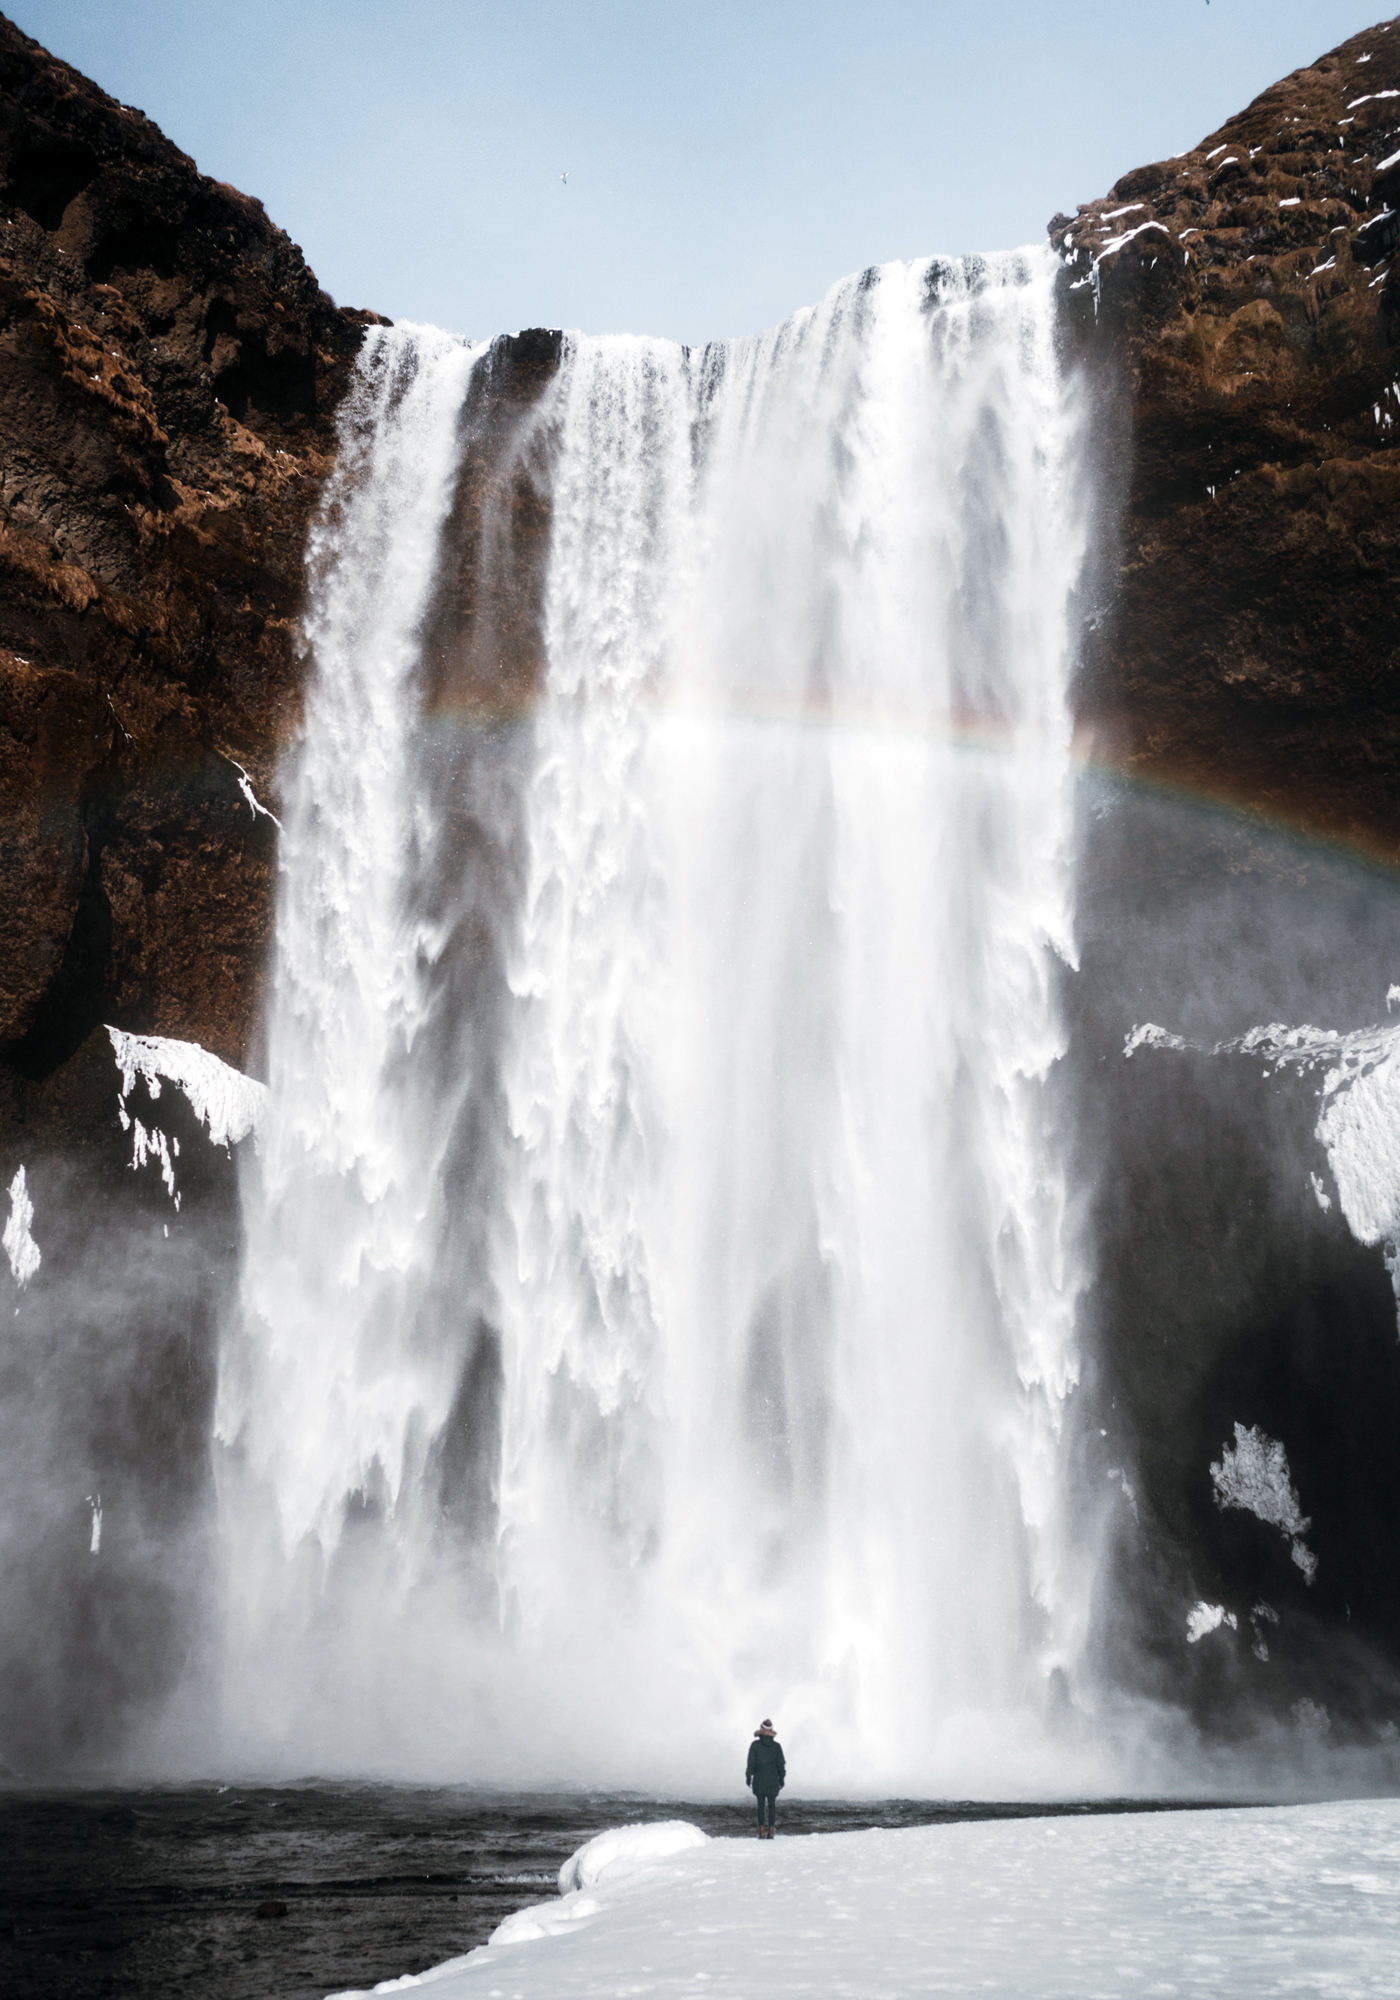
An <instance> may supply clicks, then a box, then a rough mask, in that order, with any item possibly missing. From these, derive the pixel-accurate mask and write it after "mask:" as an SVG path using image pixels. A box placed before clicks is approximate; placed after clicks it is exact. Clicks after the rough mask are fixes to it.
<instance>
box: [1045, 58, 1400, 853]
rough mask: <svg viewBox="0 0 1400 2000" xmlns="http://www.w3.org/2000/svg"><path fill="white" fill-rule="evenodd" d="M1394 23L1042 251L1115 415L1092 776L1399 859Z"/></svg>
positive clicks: (1094, 683) (1096, 205) (1092, 662)
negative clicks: (1110, 767)
mask: <svg viewBox="0 0 1400 2000" xmlns="http://www.w3.org/2000/svg"><path fill="white" fill-rule="evenodd" d="M1397 89H1400V22H1396V23H1392V24H1385V25H1382V26H1380V27H1377V28H1374V29H1370V30H1368V31H1367V32H1366V33H1365V34H1361V35H1356V36H1354V37H1353V38H1352V39H1351V40H1350V41H1348V42H1344V43H1343V44H1342V46H1341V47H1340V48H1338V49H1336V50H1334V51H1333V52H1332V53H1331V54H1330V55H1327V56H1323V57H1322V58H1321V59H1320V60H1319V61H1318V62H1316V63H1313V64H1312V65H1310V66H1309V67H1308V68H1307V69H1302V70H1298V71H1296V72H1295V73H1294V74H1293V75H1292V76H1290V77H1286V78H1284V80H1283V81H1282V82H1281V83H1277V84H1275V85H1274V86H1273V88H1272V89H1270V90H1266V91H1265V92H1264V93H1263V95H1262V96H1260V97H1258V98H1256V99H1255V101H1254V103H1253V104H1251V105H1250V106H1249V108H1248V109H1247V110H1246V111H1242V112H1241V113H1240V114H1239V115H1238V116H1237V117H1234V118H1231V119H1229V120H1228V121H1227V122H1226V123H1225V124H1224V125H1223V126H1222V127H1221V128H1220V130H1219V131H1218V132H1213V133H1211V134H1210V136H1209V137H1207V138H1205V139H1203V140H1202V141H1201V143H1200V145H1199V146H1196V147H1194V148H1193V149H1192V151H1191V152H1189V153H1187V154H1184V155H1183V156H1182V157H1181V158H1179V159H1175V160H1166V161H1162V162H1160V163H1158V164H1157V165H1154V166H1148V167H1140V168H1138V169H1136V170H1135V171H1134V172H1133V173H1130V174H1126V175H1124V177H1123V178H1122V179H1121V180H1120V181H1119V182H1118V183H1117V185H1116V186H1115V187H1114V189H1113V190H1112V192H1111V193H1110V194H1109V195H1107V196H1105V197H1104V198H1103V199H1102V200H1099V201H1094V202H1090V203H1088V204H1086V205H1084V206H1082V207H1081V208H1080V209H1079V212H1078V214H1077V215H1076V216H1074V217H1073V218H1070V217H1068V216H1065V215H1057V216H1056V217H1055V219H1054V221H1053V222H1052V223H1051V225H1050V236H1051V240H1052V242H1053V243H1054V244H1055V246H1056V248H1057V249H1058V250H1059V251H1060V253H1061V255H1062V256H1063V257H1064V259H1065V266H1066V286H1067V293H1068V298H1069V301H1070V303H1071V306H1072V308H1073V313H1072V318H1073V324H1074V332H1073V336H1072V337H1073V339H1074V340H1075V342H1076V345H1077V347H1078V349H1079V352H1080V354H1081V356H1082V357H1083V359H1084V360H1085V362H1086V364H1087V365H1088V366H1089V367H1090V368H1091V369H1092V370H1093V371H1095V373H1096V374H1097V375H1098V378H1099V381H1098V387H1099V390H1100V393H1101V396H1102V400H1103V404H1104V407H1105V408H1106V409H1109V410H1111V411H1112V412H1113V422H1112V424H1111V426H1110V429H1109V432H1108V434H1107V437H1106V443H1105V468H1106V470H1107V472H1108V473H1109V477H1110V481H1111V482H1115V483H1116V484H1117V487H1118V498H1119V500H1120V502H1121V512H1120V514H1119V520H1118V536H1119V540H1118V546H1117V548H1116V550H1114V551H1113V553H1112V557H1111V559H1110V561H1109V563H1108V564H1107V566H1106V569H1105V573H1104V580H1103V585H1102V591H1101V594H1102V597H1103V599H1104V606H1103V609H1104V615H1103V616H1102V617H1101V618H1100V619H1099V620H1098V622H1097V623H1096V625H1095V628H1094V630H1093V631H1092V633H1091V635H1090V644H1089V653H1088V659H1087V662H1086V672H1085V677H1084V683H1083V690H1082V722H1083V725H1084V729H1085V733H1086V736H1087V738H1088V741H1089V745H1090V748H1091V751H1092V753H1093V754H1095V755H1097V756H1099V757H1102V758H1103V759H1104V760H1105V761H1107V762H1109V763H1111V764H1114V765H1122V764H1126V765H1127V766H1128V767H1129V768H1130V769H1132V770H1133V771H1134V772H1136V773H1137V774H1139V775H1142V776H1151V777H1153V778H1156V779H1164V780H1167V781H1170V782H1173V783H1180V784H1184V785H1187V786H1189V787H1190V788H1191V789H1193V790H1195V791H1205V792H1207V793H1209V794H1212V795H1214V796H1216V797H1219V798H1222V799H1227V800H1231V801H1234V802H1236V803H1239V804H1243V805H1245V806H1247V807H1250V808H1253V809H1257V810H1260V811H1263V812H1265V813H1267V814H1268V815H1270V816H1271V817H1275V818H1282V819H1285V820H1287V821H1289V822H1291V823H1293V824H1295V825H1298V826H1302V827H1305V828H1307V829H1310V830H1314V831H1325V832H1327V833H1331V834H1339V835H1342V836H1345V837H1346V838H1348V839H1350V840H1353V841H1357V842H1360V843H1362V844H1363V845H1365V846H1366V847H1368V848H1369V849H1370V850H1372V851H1373V852H1376V853H1379V854H1381V855H1383V856H1385V857H1387V858H1394V857H1395V856H1396V855H1397V854H1400V627H1398V626H1397V623H1396V619H1395V609H1394V607H1395V602H1396V593H1397V589H1400V506H1397V502H1398V501H1400V453H1397V451H1396V440H1397V437H1400V380H1398V379H1397V378H1400V345H1397V342H1400V269H1397V266H1396V262H1395V250H1396V245H1397V241H1400V214H1397V207H1398V206H1400V97H1397V96H1396V95H1395V94H1394V93H1396V91H1397Z"/></svg>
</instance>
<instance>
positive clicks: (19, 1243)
mask: <svg viewBox="0 0 1400 2000" xmlns="http://www.w3.org/2000/svg"><path fill="white" fill-rule="evenodd" d="M33 1220H34V1204H33V1202H32V1201H31V1200H30V1199H29V1187H28V1184H27V1182H26V1181H25V1178H24V1168H23V1167H20V1168H18V1169H17V1171H16V1173H15V1177H14V1179H13V1180H12V1181H11V1182H10V1213H9V1218H8V1220H7V1221H6V1223H5V1233H4V1235H3V1237H0V1242H2V1243H3V1244H4V1246H5V1255H6V1256H7V1257H8V1258H9V1260H10V1270H11V1271H12V1272H13V1273H14V1280H15V1283H16V1284H17V1285H18V1286H20V1288H21V1289H23V1287H24V1286H25V1285H27V1284H28V1283H29V1280H30V1279H31V1278H32V1277H33V1276H34V1274H35V1272H36V1271H37V1270H38V1268H39V1266H40V1264H41V1263H42V1262H43V1259H42V1258H41V1256H40V1254H39V1246H38V1244H37V1243H36V1242H35V1241H34V1238H33V1236H32V1235H31V1234H30V1224H31V1223H32V1222H33Z"/></svg>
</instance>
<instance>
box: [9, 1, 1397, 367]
mask: <svg viewBox="0 0 1400 2000" xmlns="http://www.w3.org/2000/svg"><path fill="white" fill-rule="evenodd" d="M8 6H9V9H10V11H11V13H12V15H13V17H14V18H15V19H16V20H17V21H18V23H19V25H20V26H21V27H22V28H24V29H25V30H26V31H27V32H28V33H29V34H31V35H35V36H37V37H38V39H39V40H41V41H42V42H44V43H46V44H47V46H48V47H49V48H51V49H53V50H54V52H55V53H56V54H58V55H61V56H63V57H64V58H65V59H66V60H67V61H69V62H72V63H74V64H76V65H77V66H78V68H80V69H82V70H85V71H86V72H87V73H88V74H89V75H90V76H93V77H95V78H96V79H97V81H98V82H99V83H101V84H102V85H103V87H104V88H105V89H107V90H109V91H111V92H112V94H113V95H114V96H116V97H118V98H120V99H122V101H123V102H125V103H128V104H135V105H139V106H140V108H141V109H142V110H144V111H146V112H148V113H149V115H150V116H151V117H152V118H154V119H155V120H156V122H157V124H159V125H160V126H162V127H163V129H164V130H165V131H166V132H167V133H168V134H169V136H170V137H171V138H172V139H173V140H175V142H176V143H177V144H178V145H180V146H182V147H183V148H184V149H185V151H186V152H188V153H191V154H193V156H194V158H195V159H196V160H197V161H198V163H199V165H200V167H201V168H202V169H203V170H204V171H205V172H206V173H209V174H213V175H214V176H216V177H217V178H218V179H220V180H227V181H232V182H233V183H234V184H235V185H236V186H238V187H240V188H242V189H244V190H245V191H246V192H247V193H249V194H255V195H257V196H259V197H260V198H261V200H262V201H263V202H264V203H265V204H266V206H267V209H268V212H269V214H270V215H272V217H273V218H274V219H275V220H276V221H277V222H279V223H280V224H281V225H282V226H283V227H284V228H285V229H286V230H287V231H288V232H289V233H290V234H291V235H292V236H293V237H295V239H296V240H297V241H298V242H299V243H300V244H301V245H302V247H303V249H304V250H305V252H306V254H307V257H308V258H309V260H310V262H311V264H312V266H313V267H314V269H315V270H316V273H317V275H318V276H319V278H320V280H321V282H322V284H324V285H325V287H326V289H327V290H328V291H330V292H331V293H333V294H334V296H335V297H336V298H337V299H339V300H340V301H341V302H342V303H344V304H347V305H368V306H374V307H375V308H377V309H378V310H379V311H381V312H385V313H388V314H389V315H390V316H391V317H393V318H396V319H397V318H410V319H428V320H435V321H437V322H438V323H439V324H441V325H444V326H450V327H454V328H456V329H457V330H459V331H460V332H463V333H467V334H471V335H484V334H489V333H494V332H499V331H502V330H508V329H511V328H514V327H519V326H531V325H550V326H559V325H562V326H568V327H578V328H582V329H584V330H585V331H588V332H610V331H629V332H645V333H662V334H669V335H672V336H673V337H675V338H677V339H681V340H686V341H691V342H696V341H702V340H705V339H707V338H711V337H713V336H716V335H724V334H733V333H742V332H748V331H751V330H753V329H755V328H757V327H760V326H764V325H767V324H769V323H770V322H772V321H773V320H776V319H779V318H781V317H783V316H784V315H785V314H786V313H788V312H790V311H792V310H793V308H795V307H796V306H799V305H803V304H806V303H808V302H809V301H811V300H812V299H814V298H817V297H819V296H820V295H821V293H822V292H824V291H825V290H826V289H827V287H828V286H829V285H830V284H831V283H832V282H833V281H834V280H835V279H837V278H839V277H841V276H842V275H844V273H846V272H847V271H850V270H854V269H858V268H859V267H860V266H862V265H865V264H870V263H876V262H880V261H883V260H884V259H886V258H891V257H915V256H922V255H925V254H927V253H929V252H933V251H947V252H951V251H963V250H978V249H1002V248H1008V247H1010V246H1012V245H1014V244H1017V243H1022V242H1029V241H1033V240H1038V239H1039V238H1040V237H1041V236H1042V234H1043V231H1044V227H1045V223H1046V221H1047V220H1048V219H1049V217H1050V216H1051V215H1052V214H1053V213H1054V211H1055V210H1056V209H1058V208H1064V209H1071V210H1072V209H1073V207H1074V205H1075V203H1076V202H1078V201H1088V200H1090V199H1091V198H1092V197H1093V196H1095V195H1099V194H1103V193H1104V192H1106V191H1107V189H1108V188H1109V186H1110V185H1111V184H1112V182H1113V181H1114V180H1116V179H1117V178H1118V176H1119V175H1120V174H1122V173H1124V172H1126V171H1127V169H1128V168H1129V167H1133V166H1138V165H1141V164H1142V163H1143V162H1144V161H1148V160H1153V159H1158V158H1161V157H1162V156H1163V155H1165V154H1168V153H1176V152H1181V151H1183V150H1184V149H1185V148H1186V147H1188V146H1191V145H1193V144H1194V143H1195V142H1196V141H1197V140H1198V139H1199V138H1201V137H1202V136H1203V135H1204V134H1205V133H1206V132H1208V131H1210V130H1211V129H1213V127H1215V126H1216V125H1218V124H1219V123H1220V122H1221V120H1222V119H1224V118H1226V117H1228V116H1229V114H1230V113H1231V112H1232V111H1236V110H1239V109H1240V108H1241V107H1242V106H1243V105H1244V104H1245V103H1246V102H1247V101H1248V99H1249V98H1251V97H1252V96H1254V95H1255V94H1256V93H1257V92H1258V91H1260V90H1262V89H1263V88H1264V87H1265V85H1267V84H1269V83H1272V82H1273V81H1274V80H1275V78H1277V77H1279V76H1282V75H1284V74H1286V72H1287V71H1289V70H1290V69H1295V68H1297V67H1298V65H1299V64H1300V63H1304V62H1307V61H1309V60H1310V59H1312V58H1313V57H1315V56H1318V55H1321V54H1322V53H1323V52H1324V51H1325V50H1326V49H1329V48H1331V47H1333V46H1334V45H1335V44H1336V43H1337V42H1339V41H1342V40H1344V39H1345V38H1346V37H1347V36H1348V35H1351V34H1354V33H1355V32H1356V31H1357V30H1358V29H1360V28H1363V27H1366V26H1368V25H1369V24H1370V23H1371V22H1373V21H1374V20H1375V19H1376V14H1375V12H1374V6H1375V0H1371V4H1369V5H1367V4H1355V0H1066V3H1065V4H1063V5H1055V4H1051V0H1034V4H1032V0H958V4H947V0H922V4H918V0H806V4H797V0H742V4H741V0H703V4H693V3H692V4H684V5H681V4H672V0H649V4H644V0H572V3H571V4H570V0H397V4H395V5H389V4H385V0H8ZM565 170H567V171H568V175H569V180H568V185H567V186H564V185H563V184H562V183H561V181H560V178H559V177H560V174H561V173H563V172H564V171H565Z"/></svg>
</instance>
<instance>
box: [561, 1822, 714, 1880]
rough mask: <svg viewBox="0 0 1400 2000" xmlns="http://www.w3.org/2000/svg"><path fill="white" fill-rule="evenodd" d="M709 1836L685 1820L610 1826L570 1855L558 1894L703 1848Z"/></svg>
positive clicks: (562, 1874) (564, 1867)
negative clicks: (605, 1877) (669, 1856)
mask: <svg viewBox="0 0 1400 2000" xmlns="http://www.w3.org/2000/svg"><path fill="white" fill-rule="evenodd" d="M709 1837H710V1836H709V1835H708V1834H707V1833H702V1832H701V1831H700V1829H699V1827H698V1826H692V1825H691V1824H690V1822H689V1820H684V1819H662V1820H655V1821H653V1822H652V1823H651V1824H650V1825H647V1826H614V1827H610V1828H609V1829H608V1831H607V1832H606V1833H596V1834H594V1836H593V1838H592V1840H587V1841H585V1842H584V1844H583V1846H582V1847H580V1848H579V1849H578V1850H577V1851H576V1852H575V1853H573V1854H571V1855H570V1856H569V1858H568V1860H567V1861H566V1862H565V1863H564V1866H563V1867H562V1868H561V1869H560V1870H559V1893H560V1895H561V1896H567V1895H568V1893H569V1891H570V1890H571V1889H592V1888H594V1887H595V1886H596V1885H597V1884H598V1883H599V1882H601V1881H602V1879H603V1877H604V1876H605V1875H619V1874H624V1873H629V1872H631V1871H632V1870H634V1869H637V1868H644V1867H645V1866H646V1865H647V1863H648V1862H651V1861H662V1860H664V1859H665V1858H666V1857H667V1856H668V1855H671V1854H683V1853H684V1852H685V1850H686V1849H687V1848H689V1847H703V1846H704V1845H705V1843H706V1841H707V1840H708V1839H709Z"/></svg>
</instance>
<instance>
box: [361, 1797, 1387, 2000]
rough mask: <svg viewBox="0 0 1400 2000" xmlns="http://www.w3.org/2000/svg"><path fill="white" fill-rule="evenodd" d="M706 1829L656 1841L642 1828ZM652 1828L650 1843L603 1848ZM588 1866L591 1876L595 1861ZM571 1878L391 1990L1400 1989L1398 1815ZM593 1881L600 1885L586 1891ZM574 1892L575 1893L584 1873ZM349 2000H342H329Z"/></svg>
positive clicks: (1093, 1999) (1048, 1999)
mask: <svg viewBox="0 0 1400 2000" xmlns="http://www.w3.org/2000/svg"><path fill="white" fill-rule="evenodd" d="M682 1830H683V1831H685V1832H686V1833H688V1834H689V1835H690V1837H691V1838H690V1842H689V1843H688V1844H687V1845H686V1846H684V1847H680V1846H676V1847H668V1846H665V1845H662V1844H658V1845H657V1846H656V1847H650V1846H649V1845H648V1842H647V1839H646V1838H645V1837H646V1836H648V1835H655V1836H662V1835H665V1836H667V1837H668V1838H669V1837H670V1836H672V1835H677V1836H678V1835H679V1833H680V1832H681V1831H682ZM629 1835H635V1836H641V1837H642V1838H640V1839H639V1840H638V1842H637V1844H636V1845H635V1846H634V1847H622V1846H611V1847H610V1846H609V1845H608V1843H610V1842H618V1841H620V1840H624V1839H625V1838H626V1836H629ZM595 1851H596V1853H597V1855H598V1856H599V1857H602V1856H605V1855H610V1856H611V1857H612V1858H611V1860H607V1859H601V1858H600V1859H599V1860H598V1862H597V1864H596V1872H592V1873H590V1871H591V1870H593V1868H594V1863H593V1862H590V1861H589V1860H588V1859H587V1857H589V1856H590V1855H592V1854H594V1853H595ZM571 1870H572V1871H575V1873H576V1875H577V1878H578V1880H579V1882H580V1885H581V1886H579V1887H577V1888H574V1889H571V1890H570V1892H569V1893H568V1894H567V1895H564V1896H562V1897H561V1898H560V1899H559V1901H558V1902H557V1903H547V1904H544V1905H542V1906H541V1907H540V1908H538V1909H535V1910H528V1911H521V1912H520V1914H519V1915H518V1916H515V1917H510V1918H507V1920H506V1922H505V1923H504V1924H502V1925H501V1927H500V1929H499V1930H497V1931H496V1933H495V1935H494V1936H493V1937H492V1940H491V1942H490V1944H488V1945H483V1946H482V1947H481V1948H480V1949H478V1950H476V1951H472V1952H468V1953H467V1954H466V1956H465V1957H463V1958H456V1959H450V1960H449V1961H448V1962H447V1963H446V1964H445V1965H439V1966H435V1967H434V1968H433V1969H432V1970H431V1971H429V1972H424V1973H420V1974H419V1975H418V1976H417V1977H411V1976H410V1977H406V1978H403V1979H394V1980H388V1981H385V1982H384V1983H383V1984H382V1985H379V1986H376V1987H375V1988H374V1989H373V1990H374V1991H375V1992H376V1993H392V1992H402V1991H406V1990H408V1989H410V1988H413V1987H418V1986H427V1987H431V1989H432V1993H433V2000H476V1997H477V1996H480V2000H603V1996H608V2000H611V1996H613V1995H622V1994H626V1995H628V1996H631V2000H651V1996H656V2000H663V1997H664V2000H669V1996H680V1995H682V1994H685V1995H695V1994H699V1993H703V1994H706V1995H709V1996H710V1997H711V2000H760V1997H761V2000H784V1996H788V1995H792V1996H796V1995H798V1994H803V1995H811V1994H814V1993H819V1994H832V1995H841V1996H846V2000H905V1996H913V1995H923V1994H940V1993H947V1994H971V1993H977V1994H979V1995H980V1994H1002V1995H1007V1996H1015V2000H1140V1996H1142V1995H1144V1994H1164V1995H1165V1994H1172V1995H1212V1996H1219V2000H1226V1996H1228V2000H1248V1996H1254V1995H1266V1994H1278V1995H1284V1994H1287V1995H1291V1996H1295V2000H1296V1996H1307V1995H1323V1994H1325V1995H1327V1996H1329V2000H1356V1996H1370V1995H1381V1994H1384V1995H1386V1996H1393V1995H1394V1994H1395V1992H1396V1990H1397V1973H1396V1967H1397V1964H1400V1957H1397V1953H1400V1801H1397V1800H1394V1799H1383V1800H1376V1799H1368V1800H1361V1801H1346V1802H1343V1803H1339V1804H1329V1805H1313V1806H1286V1807H1271V1806H1251V1807H1244V1808H1232V1809H1228V1810H1224V1811H1219V1812H1203V1811H1194V1810H1193V1811H1188V1812H1162V1813H1123V1814H1119V1813H1113V1814H1105V1815H1103V1816H1096V1817H1094V1818H1085V1819H1072V1818H1070V1819H1066V1818H1057V1819H1037V1820H991V1821H987V1820H984V1821H981V1822H976V1823H971V1824H964V1825H958V1826H929V1827H916V1828H910V1829H905V1830H901V1831H898V1832H884V1831H871V1832H868V1833H828V1834H808V1835H805V1836H803V1837H801V1838H796V1839H790V1840H785V1839H783V1838H782V1837H781V1835H780V1837H779V1838H778V1839H777V1840H775V1841H773V1842H771V1843H770V1842H764V1843H762V1844H760V1843H759V1842H758V1841H756V1840H706V1839H705V1836H704V1835H703V1834H701V1833H700V1832H699V1831H698V1829H696V1828H694V1827H689V1828H683V1827H682V1823H681V1822H677V1821H670V1822H667V1823H666V1824H665V1825H664V1826H658V1827H638V1828H627V1829H625V1831H624V1832H620V1833H616V1834H602V1835H600V1836H599V1837H598V1839H597V1840H594V1841H590V1842H589V1843H588V1845H587V1846H586V1847H583V1848H581V1849H580V1850H579V1852H578V1853H577V1854H576V1855H574V1856H573V1858H572V1859H571V1860H570V1861H568V1862H566V1864H565V1867H564V1869H563V1870H562V1871H561V1876H560V1879H561V1881H562V1880H563V1879H564V1878H565V1876H566V1875H569V1873H570V1871H571ZM585 1877H586V1878H587V1881H586V1886H585ZM571 1879H572V1878H571ZM337 2000H348V1996H337Z"/></svg>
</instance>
